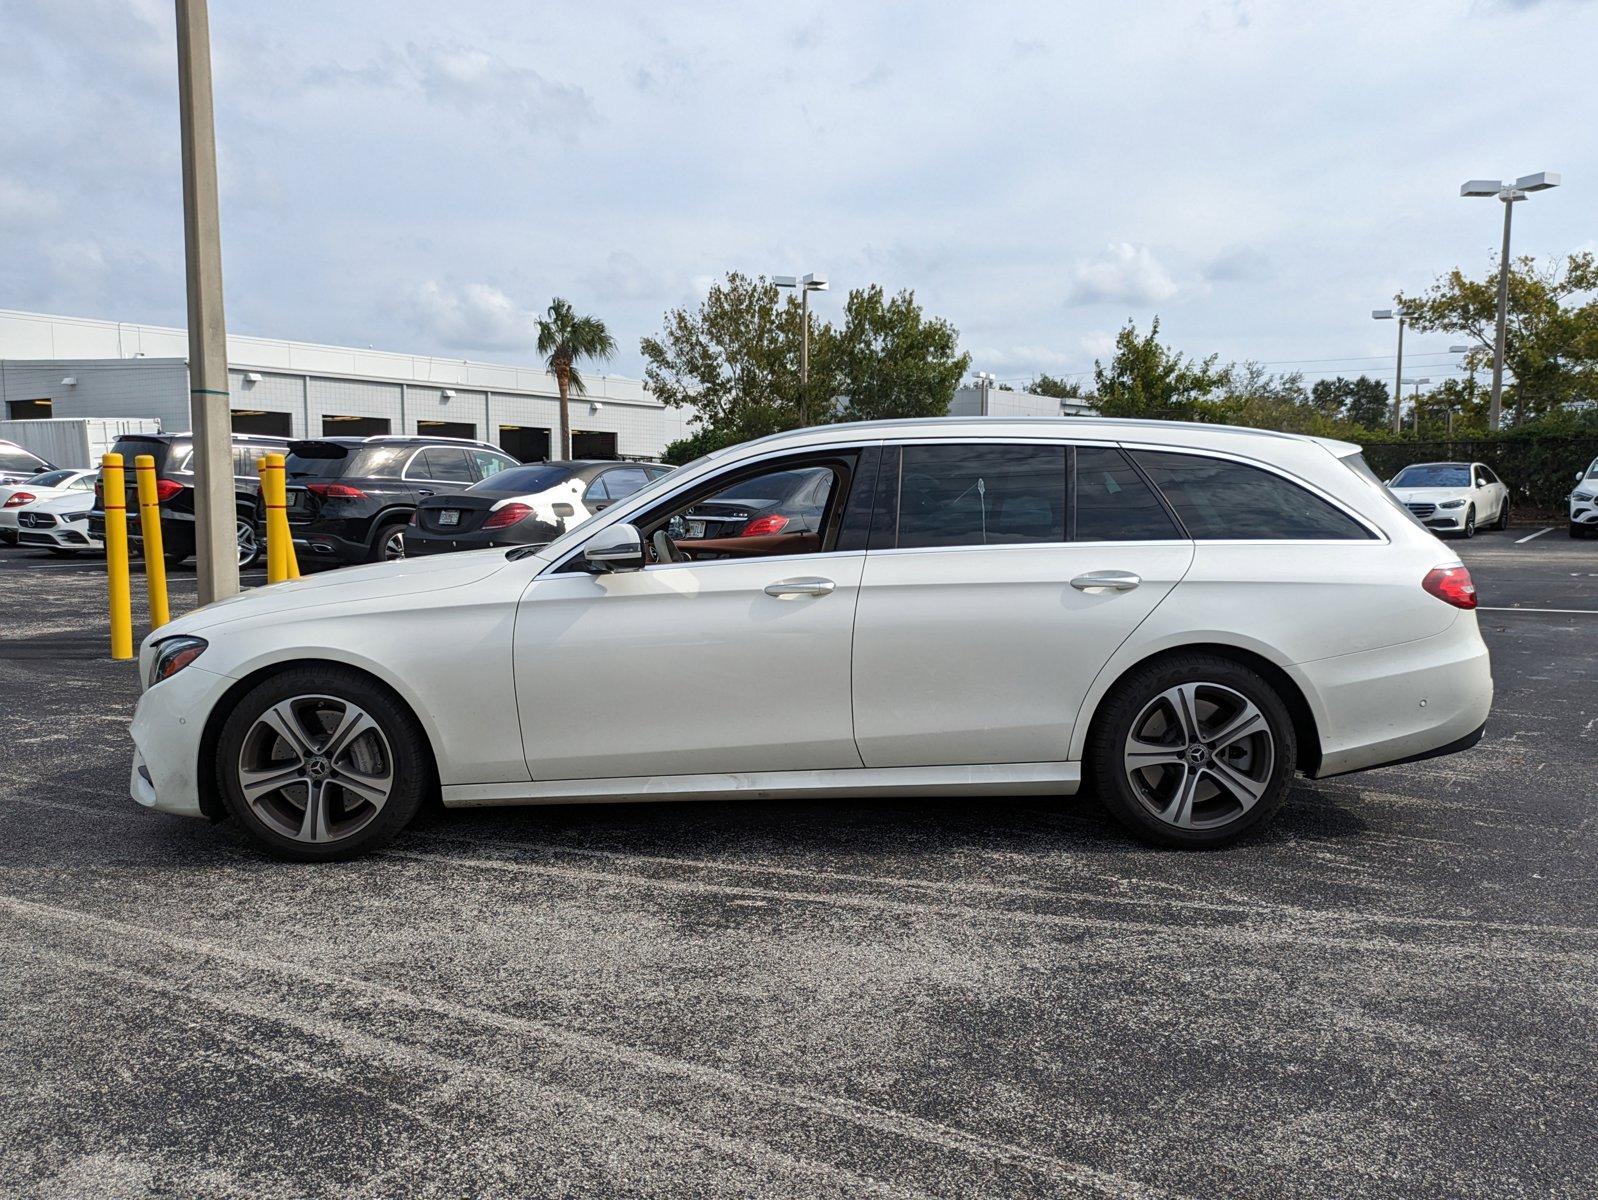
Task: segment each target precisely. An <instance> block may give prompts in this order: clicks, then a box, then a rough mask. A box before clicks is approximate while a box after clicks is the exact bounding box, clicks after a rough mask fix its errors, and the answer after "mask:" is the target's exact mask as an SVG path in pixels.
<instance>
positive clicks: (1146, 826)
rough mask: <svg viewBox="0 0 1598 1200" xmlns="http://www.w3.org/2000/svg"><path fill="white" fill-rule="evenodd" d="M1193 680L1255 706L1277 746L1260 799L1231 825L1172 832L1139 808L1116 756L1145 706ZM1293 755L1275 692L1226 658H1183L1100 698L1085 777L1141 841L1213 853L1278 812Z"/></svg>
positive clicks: (1152, 666) (1288, 720)
mask: <svg viewBox="0 0 1598 1200" xmlns="http://www.w3.org/2000/svg"><path fill="white" fill-rule="evenodd" d="M1200 682H1202V683H1218V684H1221V685H1223V686H1225V687H1229V688H1232V689H1233V690H1235V691H1237V692H1240V693H1241V694H1243V695H1244V696H1246V697H1248V699H1250V700H1252V701H1253V702H1254V703H1255V705H1257V706H1258V707H1259V710H1260V712H1261V713H1262V714H1264V716H1265V720H1266V723H1267V725H1268V726H1269V727H1270V731H1271V736H1272V738H1273V739H1275V742H1276V762H1275V764H1274V766H1273V768H1272V771H1271V781H1270V788H1269V790H1268V791H1267V792H1266V794H1265V796H1263V797H1262V798H1261V799H1260V800H1259V802H1258V803H1256V804H1255V805H1254V807H1253V808H1251V809H1249V810H1248V812H1246V813H1244V814H1243V815H1242V816H1241V817H1239V818H1237V819H1236V820H1235V821H1233V822H1231V823H1229V824H1227V825H1223V826H1221V827H1219V828H1217V829H1202V830H1190V829H1174V828H1172V827H1171V826H1169V825H1167V824H1165V823H1164V822H1162V821H1160V820H1159V819H1158V818H1157V817H1155V816H1154V815H1153V814H1152V813H1150V812H1149V811H1148V810H1147V809H1146V808H1144V807H1143V805H1142V803H1141V802H1140V801H1139V800H1138V798H1137V796H1136V795H1135V794H1134V793H1133V791H1132V785H1131V783H1130V782H1129V781H1128V780H1127V778H1126V773H1125V771H1124V769H1123V765H1124V764H1123V757H1122V750H1123V747H1124V746H1125V744H1126V738H1127V735H1128V734H1129V733H1130V732H1131V728H1132V722H1133V721H1134V720H1136V719H1137V717H1138V714H1139V713H1141V712H1142V711H1143V708H1144V706H1145V705H1147V704H1148V702H1149V701H1150V700H1152V699H1154V697H1155V696H1157V695H1159V694H1160V693H1161V692H1163V691H1165V690H1166V689H1167V688H1171V687H1175V686H1176V685H1177V684H1181V683H1200ZM1297 757H1298V743H1297V738H1296V736H1295V733H1294V729H1293V719H1292V715H1291V714H1290V713H1289V712H1288V709H1287V705H1286V704H1285V703H1284V702H1283V700H1282V698H1281V696H1280V695H1279V694H1278V693H1277V691H1276V689H1275V688H1274V687H1272V686H1271V685H1270V684H1269V683H1268V682H1266V680H1265V679H1263V678H1261V676H1260V675H1259V674H1258V673H1257V672H1255V671H1253V670H1250V669H1249V668H1248V667H1245V666H1243V665H1242V664H1241V663H1238V662H1234V661H1233V660H1231V659H1227V658H1221V657H1219V656H1216V655H1208V654H1182V655H1175V656H1172V657H1170V658H1167V659H1165V660H1162V661H1159V662H1153V663H1149V664H1148V665H1147V666H1144V667H1141V668H1139V669H1138V670H1136V671H1134V672H1133V673H1132V674H1131V675H1129V676H1128V677H1127V678H1125V679H1123V680H1122V681H1121V682H1120V683H1119V684H1117V685H1116V687H1115V689H1114V690H1113V691H1112V692H1111V693H1110V694H1109V695H1108V696H1106V697H1105V699H1104V701H1103V704H1102V706H1101V707H1100V710H1099V712H1098V714H1097V715H1096V716H1095V718H1094V723H1093V732H1092V735H1091V736H1090V738H1089V741H1088V759H1089V762H1088V774H1089V775H1090V776H1091V779H1092V781H1093V783H1094V785H1095V787H1096V789H1097V791H1098V793H1099V796H1100V798H1101V799H1102V800H1103V802H1104V805H1105V807H1106V808H1108V809H1109V810H1110V813H1111V814H1112V815H1113V816H1114V817H1115V818H1116V819H1117V820H1118V821H1120V822H1121V823H1122V824H1123V825H1125V826H1126V827H1127V828H1128V829H1130V830H1131V831H1132V832H1133V833H1134V834H1136V835H1137V836H1138V837H1140V838H1142V839H1143V840H1144V841H1148V842H1153V843H1155V844H1157V845H1162V846H1174V847H1180V848H1184V849H1195V850H1198V849H1213V848H1218V847H1220V846H1225V845H1228V844H1229V843H1231V842H1234V841H1236V840H1237V839H1239V838H1241V837H1243V836H1244V835H1245V834H1247V833H1248V832H1249V831H1250V830H1251V829H1254V828H1256V827H1257V826H1259V825H1260V824H1261V823H1263V822H1264V821H1266V820H1268V819H1269V818H1270V817H1271V816H1272V815H1273V814H1274V813H1275V812H1276V810H1277V809H1279V808H1280V807H1281V805H1282V802H1283V801H1284V800H1285V799H1286V798H1287V789H1288V785H1289V784H1290V783H1291V781H1292V775H1293V771H1294V767H1295V763H1296V762H1297Z"/></svg>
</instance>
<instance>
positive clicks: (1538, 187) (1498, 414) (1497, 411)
mask: <svg viewBox="0 0 1598 1200" xmlns="http://www.w3.org/2000/svg"><path fill="white" fill-rule="evenodd" d="M1558 186H1559V172H1557V171H1538V172H1537V174H1535V175H1522V176H1521V177H1520V178H1519V179H1517V180H1515V182H1514V183H1512V184H1506V183H1504V181H1503V180H1501V179H1470V180H1467V181H1466V182H1464V183H1462V184H1461V185H1460V187H1459V194H1460V195H1461V196H1478V197H1479V196H1494V197H1496V198H1497V199H1499V200H1501V201H1503V205H1504V242H1503V246H1502V248H1501V249H1500V250H1499V252H1498V333H1497V336H1496V337H1495V338H1494V342H1493V396H1492V401H1491V402H1490V403H1489V405H1488V408H1487V428H1489V429H1492V430H1496V429H1497V428H1498V426H1499V422H1500V421H1501V419H1502V416H1503V407H1504V406H1503V397H1504V344H1505V330H1506V327H1507V325H1508V321H1509V225H1510V221H1511V219H1512V218H1513V216H1514V213H1515V204H1516V203H1517V202H1518V201H1521V200H1524V199H1525V198H1526V197H1527V195H1528V194H1530V193H1531V192H1546V191H1547V190H1548V189H1549V188H1556V187H1558Z"/></svg>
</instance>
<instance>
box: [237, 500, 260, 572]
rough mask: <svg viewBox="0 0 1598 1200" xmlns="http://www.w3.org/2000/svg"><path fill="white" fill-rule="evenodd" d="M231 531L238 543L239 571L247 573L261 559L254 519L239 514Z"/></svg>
mask: <svg viewBox="0 0 1598 1200" xmlns="http://www.w3.org/2000/svg"><path fill="white" fill-rule="evenodd" d="M233 530H234V536H235V537H236V538H238V543H239V570H241V571H247V570H249V569H250V568H251V567H253V566H254V565H255V564H256V563H257V562H258V561H259V560H260V557H261V539H260V538H258V537H256V536H255V519H254V518H253V517H250V516H246V515H245V514H244V513H239V514H238V516H237V517H236V518H235V520H234V525H233Z"/></svg>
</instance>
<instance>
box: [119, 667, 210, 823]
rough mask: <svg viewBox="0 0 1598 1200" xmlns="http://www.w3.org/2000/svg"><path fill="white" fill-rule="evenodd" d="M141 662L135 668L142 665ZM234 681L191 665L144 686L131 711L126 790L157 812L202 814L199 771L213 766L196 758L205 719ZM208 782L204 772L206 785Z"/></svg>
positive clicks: (142, 668) (186, 814) (207, 770)
mask: <svg viewBox="0 0 1598 1200" xmlns="http://www.w3.org/2000/svg"><path fill="white" fill-rule="evenodd" d="M146 666H147V664H146V663H144V662H143V661H141V662H140V664H139V669H140V670H144V669H145V668H146ZM233 682H234V681H233V680H231V679H229V678H227V677H226V676H223V675H217V674H214V673H212V672H210V671H207V670H205V669H204V668H202V667H200V666H198V665H195V666H190V667H185V668H184V669H183V670H181V671H179V672H178V673H177V674H176V675H174V676H172V678H170V679H167V680H164V681H163V682H161V683H158V684H156V685H155V686H154V687H153V688H149V689H147V690H146V691H145V692H144V694H143V695H142V696H140V697H139V703H138V707H136V708H135V709H134V710H133V725H132V727H131V729H130V730H129V732H130V733H132V735H133V767H132V770H131V771H130V773H129V777H128V791H129V793H130V794H131V795H132V797H133V799H134V800H136V801H138V803H140V804H142V805H144V807H145V808H153V809H156V810H157V811H159V812H166V813H177V814H178V815H180V816H185V817H200V816H204V815H205V814H204V812H203V811H202V810H201V807H200V772H201V771H202V770H203V771H206V772H210V771H212V770H213V769H214V764H212V763H202V762H201V761H200V740H201V738H202V736H203V735H204V733H205V721H206V718H207V717H208V716H210V714H211V710H212V708H214V707H215V705H216V702H217V701H218V700H219V699H221V697H222V695H223V693H225V692H226V691H227V689H228V688H229V687H231V686H232V685H233ZM210 786H211V784H210V779H209V777H207V780H206V787H207V789H209V787H210Z"/></svg>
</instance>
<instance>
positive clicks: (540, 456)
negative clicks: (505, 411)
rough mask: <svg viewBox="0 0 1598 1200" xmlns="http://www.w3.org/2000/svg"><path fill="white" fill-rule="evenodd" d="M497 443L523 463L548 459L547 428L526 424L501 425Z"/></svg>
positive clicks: (546, 460)
mask: <svg viewBox="0 0 1598 1200" xmlns="http://www.w3.org/2000/svg"><path fill="white" fill-rule="evenodd" d="M499 444H500V447H501V448H502V449H504V450H505V451H506V452H507V453H508V454H510V456H511V457H512V458H515V459H518V460H519V461H521V462H524V463H539V462H548V461H549V430H547V429H535V428H533V427H531V426H528V425H501V426H500V427H499Z"/></svg>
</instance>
